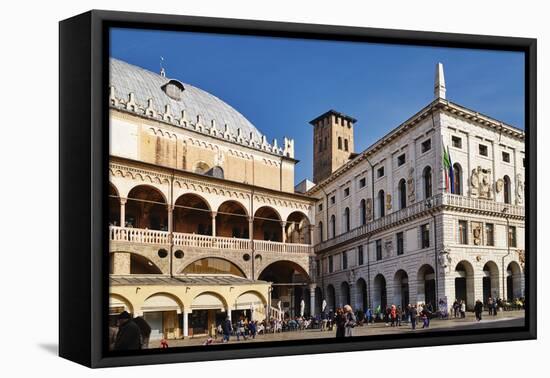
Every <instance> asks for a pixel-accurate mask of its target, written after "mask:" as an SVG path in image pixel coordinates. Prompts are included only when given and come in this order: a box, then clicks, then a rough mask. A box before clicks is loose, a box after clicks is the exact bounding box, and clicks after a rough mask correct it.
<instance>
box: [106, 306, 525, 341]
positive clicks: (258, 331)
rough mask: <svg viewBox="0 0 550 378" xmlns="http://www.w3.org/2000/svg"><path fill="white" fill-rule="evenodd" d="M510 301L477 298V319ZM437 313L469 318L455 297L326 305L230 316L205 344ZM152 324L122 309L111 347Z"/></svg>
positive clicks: (409, 320)
mask: <svg viewBox="0 0 550 378" xmlns="http://www.w3.org/2000/svg"><path fill="white" fill-rule="evenodd" d="M513 303H514V306H515V307H514V308H519V309H521V308H524V304H525V301H524V300H523V299H522V298H518V299H516V300H514V302H513ZM507 306H509V303H507V302H505V301H503V300H502V299H501V298H493V297H489V298H488V299H487V301H486V303H483V302H482V301H481V300H477V301H476V302H475V305H474V314H475V319H476V321H481V320H482V316H483V312H484V311H485V310H486V311H487V313H488V315H489V316H496V315H497V314H498V312H499V311H503V310H506V309H507ZM434 317H437V318H440V319H449V318H450V317H453V318H455V319H464V318H466V302H465V300H463V299H456V300H455V301H454V302H453V303H452V305H451V307H450V313H449V312H448V311H447V303H446V301H445V302H442V301H440V303H439V305H438V308H437V309H435V308H434V307H433V306H432V304H431V303H421V304H418V305H413V304H408V305H407V306H406V307H405V308H401V306H399V305H395V304H390V305H387V306H385V307H384V308H382V306H380V305H378V306H377V307H376V308H375V309H374V311H373V310H372V309H371V308H366V309H365V310H364V311H362V310H358V311H353V309H352V307H351V306H350V305H349V304H347V305H345V306H343V307H338V308H336V309H335V310H334V311H333V310H332V309H329V310H328V311H326V309H323V311H322V312H321V313H319V314H317V315H316V316H313V317H312V316H294V317H291V316H289V315H288V314H285V315H284V316H282V317H281V318H271V319H269V320H267V319H264V320H261V321H256V320H249V319H248V318H247V317H246V316H245V315H244V314H243V315H241V316H240V317H239V319H238V320H237V321H236V322H235V323H233V322H232V321H231V319H230V318H229V317H227V318H226V319H225V320H223V321H222V322H220V323H219V324H217V325H216V324H213V325H212V328H211V329H210V331H209V332H208V338H207V339H206V341H205V342H204V345H210V344H213V343H220V342H221V343H227V342H229V341H230V340H231V338H232V337H235V338H236V340H237V341H241V340H254V339H255V338H256V337H257V336H258V335H265V334H267V333H281V332H296V331H304V330H307V329H318V330H319V331H321V332H325V331H334V330H336V332H335V334H336V337H337V338H341V337H350V336H353V333H354V331H353V330H354V328H355V327H356V326H368V325H369V324H372V323H375V322H384V323H385V325H386V326H388V327H389V326H391V327H401V326H402V325H404V324H407V325H409V326H410V327H411V329H412V330H416V329H417V327H418V326H420V324H422V328H424V329H425V328H429V327H430V320H431V319H432V318H434ZM150 335H151V327H150V326H149V324H147V322H146V321H145V319H143V317H142V316H138V317H135V318H133V317H132V315H131V314H129V313H128V312H126V311H123V312H122V313H120V314H119V315H118V316H117V317H116V324H115V323H114V322H113V323H112V324H111V325H110V327H109V347H110V349H111V350H115V351H117V350H136V349H146V348H148V347H149V338H150ZM160 347H161V348H167V347H168V341H167V340H166V339H162V340H161V342H160Z"/></svg>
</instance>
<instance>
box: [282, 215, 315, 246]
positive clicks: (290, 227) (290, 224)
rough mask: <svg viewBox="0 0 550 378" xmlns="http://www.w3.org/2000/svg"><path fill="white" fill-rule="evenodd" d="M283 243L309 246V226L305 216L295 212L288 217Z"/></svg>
mask: <svg viewBox="0 0 550 378" xmlns="http://www.w3.org/2000/svg"><path fill="white" fill-rule="evenodd" d="M284 241H285V242H286V243H299V244H311V232H310V224H309V219H308V218H307V217H306V216H305V214H303V213H301V212H299V211H295V212H293V213H291V214H290V215H289V216H288V218H287V220H286V225H285V237H284Z"/></svg>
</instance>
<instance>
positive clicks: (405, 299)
mask: <svg viewBox="0 0 550 378" xmlns="http://www.w3.org/2000/svg"><path fill="white" fill-rule="evenodd" d="M393 304H395V305H396V306H401V308H402V309H405V308H406V307H407V305H408V304H409V276H408V275H407V272H405V271H404V270H403V269H400V270H398V271H397V272H396V273H395V276H394V278H393Z"/></svg>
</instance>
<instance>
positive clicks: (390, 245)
mask: <svg viewBox="0 0 550 378" xmlns="http://www.w3.org/2000/svg"><path fill="white" fill-rule="evenodd" d="M384 247H385V248H386V256H387V257H391V256H392V254H393V241H392V240H391V239H387V240H386V241H385V242H384Z"/></svg>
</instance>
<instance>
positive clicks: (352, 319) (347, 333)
mask: <svg viewBox="0 0 550 378" xmlns="http://www.w3.org/2000/svg"><path fill="white" fill-rule="evenodd" d="M344 319H345V322H344V327H345V330H344V337H352V336H353V328H355V326H356V325H357V317H356V316H355V314H354V313H353V309H352V308H351V306H350V305H345V306H344Z"/></svg>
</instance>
